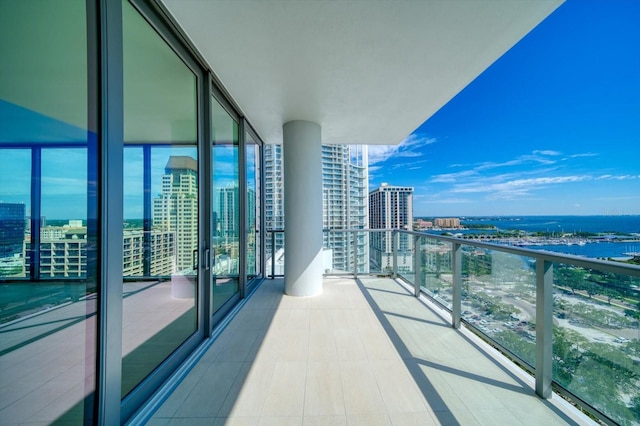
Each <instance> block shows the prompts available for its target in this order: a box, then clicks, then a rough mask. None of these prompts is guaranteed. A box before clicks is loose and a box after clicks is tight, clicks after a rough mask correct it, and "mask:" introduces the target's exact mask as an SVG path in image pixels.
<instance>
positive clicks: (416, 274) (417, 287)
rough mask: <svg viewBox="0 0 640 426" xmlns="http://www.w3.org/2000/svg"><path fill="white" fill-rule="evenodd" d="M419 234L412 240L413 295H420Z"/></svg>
mask: <svg viewBox="0 0 640 426" xmlns="http://www.w3.org/2000/svg"><path fill="white" fill-rule="evenodd" d="M420 258H421V256H420V236H419V235H415V239H414V240H413V273H414V280H413V281H414V296H416V297H420V282H421V281H422V268H421V265H420V263H421V262H420Z"/></svg>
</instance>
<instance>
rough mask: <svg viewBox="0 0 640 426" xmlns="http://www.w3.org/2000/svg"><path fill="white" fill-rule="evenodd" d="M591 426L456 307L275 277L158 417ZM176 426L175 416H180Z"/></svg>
mask: <svg viewBox="0 0 640 426" xmlns="http://www.w3.org/2000/svg"><path fill="white" fill-rule="evenodd" d="M498 419H499V421H500V422H501V423H502V424H511V425H514V424H590V423H592V421H591V420H590V419H588V418H587V417H586V416H584V415H583V414H582V413H580V412H578V411H577V410H576V409H575V408H574V407H573V406H571V405H570V404H569V403H568V402H566V401H565V400H564V399H562V398H560V397H558V396H556V395H554V397H553V398H551V399H546V400H544V399H541V398H539V397H537V396H536V394H535V392H534V381H533V379H532V378H531V376H529V375H527V374H526V373H524V371H522V370H521V369H518V368H517V367H515V366H514V365H513V364H512V363H511V362H510V361H508V360H507V359H506V358H505V357H504V356H502V355H500V354H499V353H498V352H497V351H496V350H495V349H493V348H492V347H490V346H488V345H487V344H486V343H485V342H483V341H482V340H480V339H479V338H478V337H477V336H475V335H474V334H472V333H471V332H469V331H468V330H467V329H466V328H464V327H463V328H461V329H460V330H456V329H454V328H452V327H451V326H450V324H449V319H448V314H447V313H445V312H444V311H443V310H442V309H439V308H437V307H436V306H434V305H433V304H430V303H429V302H426V301H425V300H424V299H420V298H415V297H413V291H412V290H411V289H409V288H408V287H407V286H406V285H403V284H401V283H400V282H398V281H396V280H393V279H390V278H386V277H384V278H379V277H369V278H362V279H353V278H344V277H340V278H325V279H324V292H323V294H322V295H320V296H317V297H313V298H295V297H289V296H286V295H284V294H283V281H282V280H281V279H275V280H267V281H265V282H264V283H263V284H262V285H261V287H259V288H258V289H257V290H256V291H255V293H254V294H253V295H252V296H251V297H250V298H248V299H247V301H246V303H244V305H243V306H242V308H241V309H240V310H239V311H238V312H237V314H236V315H235V317H234V318H233V320H231V321H230V322H229V323H228V325H227V326H226V328H224V330H222V331H221V332H220V333H219V335H218V336H217V338H216V339H215V341H214V342H213V344H211V345H210V347H208V349H206V351H204V353H201V354H200V355H199V360H197V361H196V362H195V364H194V366H193V368H192V369H191V371H190V372H188V373H187V374H186V375H185V377H184V380H183V381H182V382H181V383H180V384H179V385H177V387H176V388H175V390H174V391H173V392H172V393H171V395H170V396H169V397H168V399H166V401H165V402H164V403H163V404H161V405H160V407H159V409H158V410H157V411H156V412H155V413H154V414H153V417H152V419H151V421H150V422H149V424H151V425H165V424H170V422H171V421H173V422H175V421H182V422H189V421H198V422H202V424H205V423H206V424H212V423H213V424H252V425H254V424H255V425H257V424H279V425H282V424H292V425H293V424H295V425H302V424H305V425H306V424H326V425H340V424H342V425H347V424H349V425H351V424H362V425H374V424H375V425H377V424H380V425H385V424H394V425H397V424H416V425H417V424H420V425H429V424H496V421H497V420H498ZM171 424H173V423H171Z"/></svg>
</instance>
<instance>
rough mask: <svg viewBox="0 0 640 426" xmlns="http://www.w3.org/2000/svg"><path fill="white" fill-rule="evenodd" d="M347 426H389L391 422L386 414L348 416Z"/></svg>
mask: <svg viewBox="0 0 640 426" xmlns="http://www.w3.org/2000/svg"><path fill="white" fill-rule="evenodd" d="M347 425H348V426H391V425H392V423H391V420H390V419H389V416H387V414H386V413H369V414H349V415H347Z"/></svg>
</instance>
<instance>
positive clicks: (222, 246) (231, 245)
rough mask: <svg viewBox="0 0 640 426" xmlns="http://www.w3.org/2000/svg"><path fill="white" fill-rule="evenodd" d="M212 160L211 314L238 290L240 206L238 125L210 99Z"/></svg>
mask: <svg viewBox="0 0 640 426" xmlns="http://www.w3.org/2000/svg"><path fill="white" fill-rule="evenodd" d="M211 111H212V117H211V120H212V122H211V128H212V138H213V140H212V158H213V166H212V168H213V187H212V189H213V208H212V210H213V218H212V236H211V238H212V247H213V255H214V262H213V265H212V273H213V280H212V287H213V288H212V292H211V294H212V296H213V297H212V300H211V312H212V313H214V312H216V311H217V310H218V309H219V308H220V307H221V306H222V305H224V303H225V302H226V301H227V300H229V299H230V298H231V297H232V296H233V295H235V294H236V293H238V291H239V280H238V276H239V256H240V250H239V242H240V240H239V238H240V203H239V196H240V194H239V177H238V168H239V160H238V149H239V145H238V144H239V139H238V122H237V121H236V120H235V119H234V118H233V117H232V116H231V114H229V112H228V111H227V110H226V109H225V108H224V107H223V106H222V105H221V104H220V102H219V101H218V100H217V99H216V98H215V97H214V98H212V99H211Z"/></svg>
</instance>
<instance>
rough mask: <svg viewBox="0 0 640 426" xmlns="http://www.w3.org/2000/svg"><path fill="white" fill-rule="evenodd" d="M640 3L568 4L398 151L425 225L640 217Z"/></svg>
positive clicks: (573, 0) (377, 158)
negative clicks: (483, 219) (483, 218)
mask: <svg viewBox="0 0 640 426" xmlns="http://www.w3.org/2000/svg"><path fill="white" fill-rule="evenodd" d="M638 22H640V1H637V0H600V1H596V0H568V1H567V2H566V3H565V4H563V5H562V6H561V7H560V8H559V9H558V10H556V11H555V12H554V13H553V14H552V15H551V16H550V17H549V18H547V20H545V21H544V22H543V23H541V24H540V25H539V26H538V27H537V28H535V29H534V30H533V31H532V32H531V33H530V34H529V35H527V36H526V37H525V38H524V39H523V40H521V41H520V42H519V43H518V44H517V45H516V46H514V48H512V49H511V50H510V51H509V52H507V53H506V54H505V55H503V57H502V58H500V59H499V60H498V61H497V62H495V63H494V64H493V65H492V66H491V67H490V68H488V69H487V70H486V71H485V72H484V73H483V74H481V75H480V76H479V77H478V78H477V79H476V80H475V81H474V82H472V83H471V84H470V85H469V86H467V87H466V88H465V89H464V90H463V91H462V92H460V93H459V94H458V95H457V96H456V97H455V98H454V99H453V100H451V101H450V102H449V103H448V104H447V105H445V106H444V107H443V108H442V109H441V110H440V111H438V112H437V113H436V114H435V115H433V116H432V117H431V118H430V119H428V120H427V121H426V122H425V123H424V124H423V125H422V126H420V127H419V128H418V129H416V130H415V131H414V132H413V133H412V134H411V135H410V136H409V137H407V139H406V140H405V141H404V142H403V143H401V144H400V145H398V146H370V147H369V164H370V182H369V184H370V189H375V188H377V187H378V186H379V185H380V183H381V182H387V183H389V184H391V185H409V186H413V187H414V214H415V215H416V216H445V215H446V216H479V215H544V214H550V215H559V214H566V215H597V214H636V215H640V25H638Z"/></svg>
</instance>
